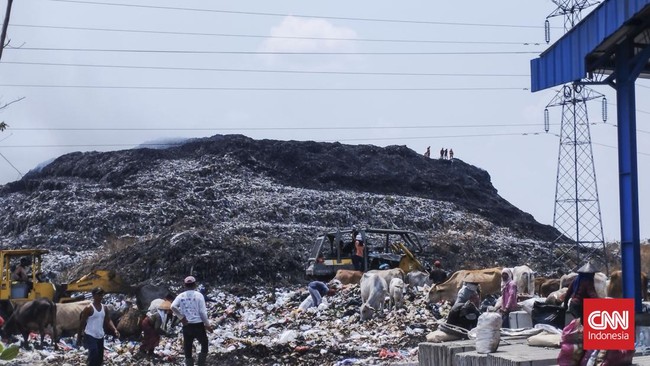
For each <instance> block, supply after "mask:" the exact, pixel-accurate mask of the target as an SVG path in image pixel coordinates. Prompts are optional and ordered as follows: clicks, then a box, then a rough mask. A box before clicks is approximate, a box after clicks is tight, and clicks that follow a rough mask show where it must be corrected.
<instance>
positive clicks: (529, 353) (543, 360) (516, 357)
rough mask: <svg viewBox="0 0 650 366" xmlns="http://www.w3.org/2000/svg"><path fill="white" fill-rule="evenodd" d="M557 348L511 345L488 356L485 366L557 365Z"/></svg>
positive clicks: (558, 352)
mask: <svg viewBox="0 0 650 366" xmlns="http://www.w3.org/2000/svg"><path fill="white" fill-rule="evenodd" d="M559 354H560V350H559V349H557V348H542V347H531V346H528V345H525V344H517V345H512V346H509V347H507V348H504V349H503V350H500V349H499V350H497V352H495V353H490V354H488V357H487V360H486V363H485V366H549V365H557V356H558V355H559Z"/></svg>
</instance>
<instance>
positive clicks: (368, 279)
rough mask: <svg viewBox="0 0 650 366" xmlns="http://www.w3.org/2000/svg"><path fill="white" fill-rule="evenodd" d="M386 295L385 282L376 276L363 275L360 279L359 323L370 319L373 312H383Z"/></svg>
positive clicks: (386, 286) (370, 274) (386, 287)
mask: <svg viewBox="0 0 650 366" xmlns="http://www.w3.org/2000/svg"><path fill="white" fill-rule="evenodd" d="M387 293H388V285H387V284H386V281H385V280H384V279H383V278H382V277H380V276H379V275H378V274H373V273H364V275H363V277H361V301H362V302H363V303H362V304H361V308H360V309H359V311H360V314H361V321H364V320H366V319H370V318H372V315H373V314H374V313H375V312H377V311H378V312H383V311H384V301H385V299H386V294H387Z"/></svg>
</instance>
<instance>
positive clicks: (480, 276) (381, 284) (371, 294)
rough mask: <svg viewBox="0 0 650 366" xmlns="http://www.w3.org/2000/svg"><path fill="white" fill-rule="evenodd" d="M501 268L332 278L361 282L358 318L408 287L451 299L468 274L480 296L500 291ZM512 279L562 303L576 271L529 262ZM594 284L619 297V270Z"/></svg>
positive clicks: (523, 291) (396, 299) (397, 299)
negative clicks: (545, 269) (439, 277)
mask: <svg viewBox="0 0 650 366" xmlns="http://www.w3.org/2000/svg"><path fill="white" fill-rule="evenodd" d="M501 270H502V268H487V269H481V270H460V271H457V272H454V273H453V274H452V275H451V276H449V278H448V279H447V280H446V281H445V282H442V283H438V284H434V283H432V281H431V280H430V279H429V274H428V273H425V272H420V271H412V272H409V273H406V274H405V273H404V271H402V270H401V269H400V268H393V269H386V270H371V271H368V272H366V273H362V272H359V271H352V270H339V271H338V272H337V273H336V276H335V279H336V280H338V281H340V282H341V284H344V285H346V284H360V287H361V300H362V305H361V308H360V316H361V320H362V321H363V320H366V319H369V318H371V317H372V316H373V314H374V313H375V312H379V313H381V312H383V309H384V299H385V298H386V297H388V298H389V299H390V302H389V304H390V307H392V308H399V307H401V306H403V302H404V292H405V291H406V290H407V288H408V289H418V288H424V289H427V288H428V293H427V295H426V296H427V298H428V300H429V302H430V303H432V304H435V303H438V302H441V301H449V302H452V303H453V302H454V300H455V299H456V295H457V293H458V291H459V290H460V288H461V286H462V284H463V280H464V279H465V278H467V276H469V275H471V278H472V282H477V283H478V284H479V285H480V289H481V298H482V299H483V298H485V297H487V296H488V295H497V297H498V295H500V293H501ZM512 270H513V275H514V281H515V283H516V284H517V292H518V294H519V295H524V296H526V295H528V296H533V295H538V296H540V297H545V298H546V303H547V304H554V305H558V304H561V303H562V301H563V300H564V297H565V295H566V292H567V289H568V287H569V285H570V284H571V282H572V281H573V280H574V279H575V278H576V276H577V275H578V274H577V273H569V274H565V275H563V276H562V277H561V278H551V279H547V278H543V277H536V275H535V272H534V271H533V270H532V269H531V268H529V267H528V266H525V265H524V266H517V267H514V268H512ZM594 278H595V281H594V284H595V288H596V292H597V293H598V296H599V297H603V298H604V297H614V298H620V297H622V294H623V291H622V277H621V271H615V272H613V273H612V274H611V276H610V277H609V278H608V277H607V276H606V275H605V274H604V273H601V272H598V273H596V275H595V277H594ZM641 284H642V291H641V293H642V294H643V296H644V300H647V298H648V290H647V277H646V274H645V273H642V274H641Z"/></svg>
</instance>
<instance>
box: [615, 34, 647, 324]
mask: <svg viewBox="0 0 650 366" xmlns="http://www.w3.org/2000/svg"><path fill="white" fill-rule="evenodd" d="M633 47H634V45H633V44H632V40H630V39H626V40H625V41H624V42H623V43H621V44H620V45H618V47H617V50H616V74H617V79H616V102H617V105H618V108H617V117H618V175H619V178H618V179H619V187H620V190H619V200H620V215H621V256H622V262H623V263H622V264H623V297H625V298H634V308H635V310H636V312H641V279H640V273H641V264H640V259H639V258H640V257H641V245H640V235H639V186H638V174H637V146H636V114H635V110H636V102H635V93H634V81H635V80H634V77H633V76H632V75H631V67H633V65H631V61H632V57H633V55H634V49H633Z"/></svg>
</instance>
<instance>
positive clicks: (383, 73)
mask: <svg viewBox="0 0 650 366" xmlns="http://www.w3.org/2000/svg"><path fill="white" fill-rule="evenodd" d="M0 64H11V65H34V66H69V67H100V68H116V69H145V70H148V69H150V70H179V71H217V72H256V73H285V74H326V75H330V74H333V75H386V76H467V77H470V76H471V77H530V75H529V74H481V73H423V72H385V71H382V72H371V71H367V72H363V71H316V70H314V71H311V70H262V69H229V68H210V67H171V66H137V65H106V64H70V63H55V62H29V61H2V62H0Z"/></svg>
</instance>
